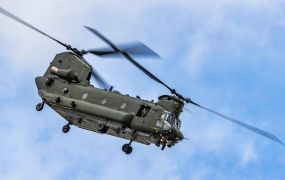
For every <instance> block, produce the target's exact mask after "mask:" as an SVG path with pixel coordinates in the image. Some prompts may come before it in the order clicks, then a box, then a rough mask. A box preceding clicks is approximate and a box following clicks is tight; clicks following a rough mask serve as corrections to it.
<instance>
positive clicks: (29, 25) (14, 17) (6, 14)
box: [0, 7, 70, 49]
mask: <svg viewBox="0 0 285 180" xmlns="http://www.w3.org/2000/svg"><path fill="white" fill-rule="evenodd" d="M0 13H1V14H4V15H5V16H7V17H9V18H11V19H13V20H15V21H17V22H19V23H21V24H23V25H24V26H26V27H29V28H31V29H33V30H34V31H37V32H38V33H40V34H42V35H44V36H46V37H48V38H50V39H52V40H53V41H55V42H57V43H59V44H61V45H62V46H64V47H66V48H67V49H68V48H70V46H68V45H67V44H65V43H63V42H61V41H59V40H57V39H55V38H53V37H51V36H50V35H48V34H46V33H45V32H43V31H41V30H40V29H38V28H36V27H34V26H33V25H31V24H29V23H27V22H26V21H24V20H22V19H20V18H19V17H17V16H15V15H14V14H12V13H10V12H9V11H7V10H5V9H3V8H2V7H0Z"/></svg>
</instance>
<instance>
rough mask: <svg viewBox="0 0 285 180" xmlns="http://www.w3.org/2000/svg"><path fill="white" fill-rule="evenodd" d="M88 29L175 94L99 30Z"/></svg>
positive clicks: (172, 90)
mask: <svg viewBox="0 0 285 180" xmlns="http://www.w3.org/2000/svg"><path fill="white" fill-rule="evenodd" d="M84 27H85V28H86V29H88V30H89V31H91V32H92V33H93V34H95V35H96V36H98V37H99V38H100V39H102V40H103V41H104V42H105V43H106V44H108V45H109V46H110V47H111V48H112V49H113V50H114V52H117V53H121V54H122V55H123V56H124V57H125V58H126V59H127V60H128V61H130V62H131V63H132V64H133V65H135V66H136V67H137V68H139V69H140V70H141V71H142V72H144V73H145V74H146V75H147V76H148V77H150V78H151V79H153V80H154V81H156V82H158V83H160V84H162V85H163V86H165V87H166V88H167V89H169V90H170V91H171V92H172V93H173V92H175V90H174V89H172V88H170V87H169V86H168V85H167V84H165V83H164V82H162V81H161V80H160V79H158V78H157V77H156V76H155V75H153V74H152V73H151V72H150V71H148V70H147V69H146V68H144V67H143V66H142V65H140V64H139V63H138V62H136V61H135V60H134V59H133V58H132V57H131V56H130V55H129V54H128V53H126V52H123V51H120V49H119V48H118V47H117V46H116V45H115V44H114V43H112V42H111V41H110V40H108V39H107V38H106V37H105V36H103V35H102V34H101V33H99V32H98V31H97V30H95V29H93V28H90V27H88V26H84Z"/></svg>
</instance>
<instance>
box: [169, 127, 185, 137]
mask: <svg viewBox="0 0 285 180" xmlns="http://www.w3.org/2000/svg"><path fill="white" fill-rule="evenodd" d="M171 132H172V133H173V134H174V136H175V139H176V140H183V139H184V135H183V134H182V132H181V131H180V130H179V129H178V128H176V127H174V126H172V128H171Z"/></svg>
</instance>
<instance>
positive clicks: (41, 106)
mask: <svg viewBox="0 0 285 180" xmlns="http://www.w3.org/2000/svg"><path fill="white" fill-rule="evenodd" d="M43 108H44V103H43V102H42V103H39V104H37V106H36V110H37V111H41V110H43Z"/></svg>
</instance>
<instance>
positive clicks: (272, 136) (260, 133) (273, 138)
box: [189, 101, 285, 146]
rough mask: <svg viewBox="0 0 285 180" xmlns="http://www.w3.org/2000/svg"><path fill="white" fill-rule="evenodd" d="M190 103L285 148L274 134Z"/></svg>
mask: <svg viewBox="0 0 285 180" xmlns="http://www.w3.org/2000/svg"><path fill="white" fill-rule="evenodd" d="M189 103H191V104H193V105H195V106H198V107H199V108H202V109H204V110H206V111H209V112H211V113H214V114H216V115H217V116H220V117H222V118H223V119H226V120H228V121H230V122H233V123H235V124H237V125H239V126H241V127H243V128H245V129H248V130H249V131H252V132H254V133H256V134H259V135H261V136H263V137H266V138H268V139H270V140H272V141H275V142H277V143H279V144H282V145H284V146H285V144H284V143H283V142H282V141H281V140H280V139H279V138H278V137H276V136H275V135H273V134H271V133H269V132H267V131H264V130H262V129H259V128H257V127H254V126H251V125H248V124H246V123H244V122H241V121H238V120H236V119H234V118H231V117H228V116H226V115H223V114H221V113H219V112H216V111H214V110H212V109H209V108H207V107H204V106H201V105H199V104H197V103H195V102H193V101H190V102H189Z"/></svg>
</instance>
